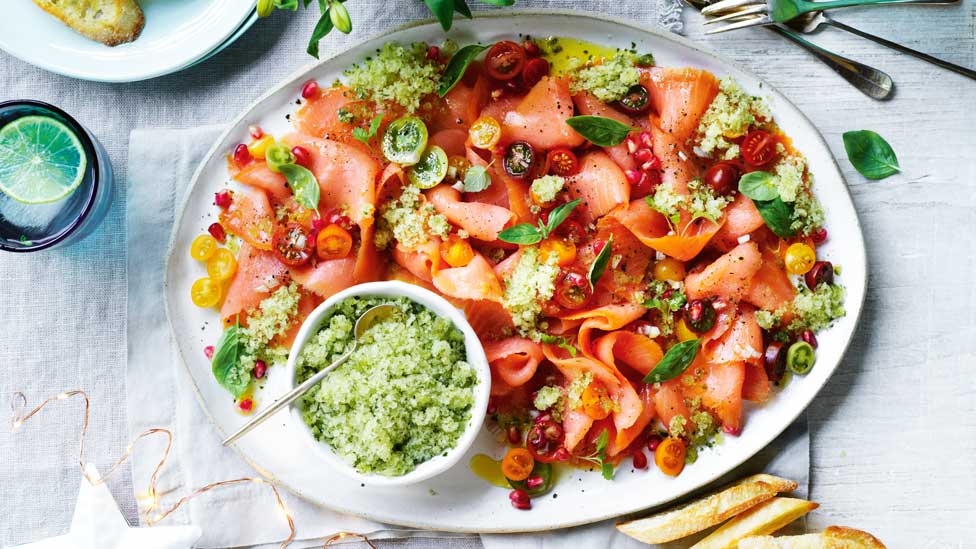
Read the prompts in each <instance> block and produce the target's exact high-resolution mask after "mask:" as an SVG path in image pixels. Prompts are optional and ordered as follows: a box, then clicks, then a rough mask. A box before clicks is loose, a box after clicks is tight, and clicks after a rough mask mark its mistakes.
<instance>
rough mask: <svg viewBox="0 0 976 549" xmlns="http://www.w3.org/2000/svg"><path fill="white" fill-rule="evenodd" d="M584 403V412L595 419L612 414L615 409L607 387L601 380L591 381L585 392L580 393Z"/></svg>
mask: <svg viewBox="0 0 976 549" xmlns="http://www.w3.org/2000/svg"><path fill="white" fill-rule="evenodd" d="M580 401H581V402H582V403H583V412H585V413H586V415H588V416H590V417H591V418H593V419H595V420H601V419H604V418H606V417H607V416H609V415H610V410H612V409H613V401H612V400H610V395H609V394H608V393H607V387H606V386H605V385H604V384H603V383H600V382H599V381H591V382H590V384H589V385H587V386H586V389H583V394H582V395H580Z"/></svg>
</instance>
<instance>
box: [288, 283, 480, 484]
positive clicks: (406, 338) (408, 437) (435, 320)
mask: <svg viewBox="0 0 976 549" xmlns="http://www.w3.org/2000/svg"><path fill="white" fill-rule="evenodd" d="M383 303H393V304H395V305H396V306H397V308H398V311H397V312H396V313H395V314H393V315H392V316H391V317H389V318H387V319H384V320H382V321H380V322H378V323H377V324H375V325H373V326H372V327H371V328H370V329H369V330H368V331H367V332H366V333H365V334H363V337H362V339H361V340H360V344H359V348H358V349H357V350H356V351H355V352H354V353H353V354H352V356H350V357H349V360H348V361H347V362H346V363H345V364H343V365H342V366H340V367H339V368H337V369H336V370H335V371H334V372H332V373H331V374H329V376H328V377H327V378H326V379H325V380H324V381H323V382H322V383H320V384H318V385H317V386H316V387H315V388H314V389H312V390H311V391H309V393H308V394H306V395H305V397H303V400H302V402H303V418H304V420H305V423H306V424H308V426H309V427H311V429H312V433H313V434H314V435H315V438H316V439H318V440H319V441H321V442H324V443H326V444H328V445H329V446H331V447H332V449H333V450H334V451H335V452H336V453H337V454H338V455H339V456H341V457H342V458H343V459H345V460H346V462H348V463H349V464H350V465H352V466H353V467H355V468H356V470H358V471H359V472H361V473H376V474H380V475H385V476H400V475H404V474H406V473H409V472H410V471H412V470H413V469H414V468H415V467H416V466H417V465H419V464H421V463H423V462H425V461H427V460H429V459H431V458H432V457H434V456H437V455H441V454H443V453H445V452H447V451H448V450H450V449H452V448H454V446H455V445H456V444H457V442H458V439H459V438H460V437H461V435H462V434H463V433H464V431H465V429H466V428H467V426H468V422H469V421H470V420H471V409H472V407H473V406H474V399H475V397H474V388H475V386H476V385H477V384H478V376H477V373H476V372H475V369H474V368H473V367H472V366H471V365H470V364H468V363H467V361H466V353H465V347H464V334H463V333H462V332H461V330H459V329H458V328H457V327H456V326H454V324H453V323H451V321H450V320H448V319H446V318H442V317H439V316H437V315H436V314H435V313H434V312H433V311H431V310H429V309H427V308H426V307H424V306H423V305H420V304H418V303H415V302H413V301H410V300H409V299H407V298H386V297H350V298H348V299H345V300H343V301H341V302H339V303H338V304H336V306H335V307H334V308H333V310H332V313H331V315H330V316H329V317H328V318H326V320H325V321H324V322H323V323H322V326H321V328H320V329H319V331H318V333H316V334H315V335H314V336H313V337H312V338H311V339H309V341H308V343H307V344H306V345H305V347H304V348H303V349H302V352H301V355H300V356H299V358H298V365H297V368H298V378H299V381H303V380H305V379H308V378H309V377H311V376H312V375H313V374H314V373H315V372H318V371H319V370H321V369H323V368H325V367H326V366H328V365H329V364H330V363H331V362H332V361H334V360H335V359H336V358H338V357H339V356H341V355H342V354H343V353H345V352H347V351H348V350H349V349H351V348H352V345H353V342H354V339H355V336H354V331H353V328H354V326H355V324H356V319H357V318H359V316H360V315H362V314H363V313H364V312H365V311H366V310H367V309H369V308H371V307H374V306H376V305H381V304H383Z"/></svg>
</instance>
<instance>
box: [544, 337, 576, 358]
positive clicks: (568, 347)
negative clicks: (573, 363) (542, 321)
mask: <svg viewBox="0 0 976 549" xmlns="http://www.w3.org/2000/svg"><path fill="white" fill-rule="evenodd" d="M539 341H541V342H542V343H547V344H549V345H555V346H556V347H559V348H560V349H562V350H564V351H566V352H567V353H569V355H570V356H572V357H573V358H576V347H573V346H572V344H570V343H569V340H568V339H566V338H565V337H561V336H554V335H551V334H542V335H541V336H540V337H539Z"/></svg>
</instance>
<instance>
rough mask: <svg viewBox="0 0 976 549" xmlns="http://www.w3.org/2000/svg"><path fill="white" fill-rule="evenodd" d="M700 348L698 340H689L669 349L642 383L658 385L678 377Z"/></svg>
mask: <svg viewBox="0 0 976 549" xmlns="http://www.w3.org/2000/svg"><path fill="white" fill-rule="evenodd" d="M700 346H701V340H700V339H691V340H688V341H682V342H681V343H678V344H677V345H675V346H674V347H671V348H670V349H668V352H667V353H665V354H664V357H663V358H661V362H658V363H657V366H655V367H654V369H653V370H651V371H650V373H648V374H647V375H646V376H644V382H645V383H659V382H661V381H668V380H669V379H674V378H676V377H678V376H680V375H681V374H682V373H684V371H685V370H687V369H688V366H690V365H691V363H692V361H693V360H695V355H697V354H698V348H699V347H700Z"/></svg>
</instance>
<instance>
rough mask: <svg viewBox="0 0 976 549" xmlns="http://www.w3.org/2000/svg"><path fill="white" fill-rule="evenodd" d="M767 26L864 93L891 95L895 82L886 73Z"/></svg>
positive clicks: (791, 33) (877, 96) (876, 96)
mask: <svg viewBox="0 0 976 549" xmlns="http://www.w3.org/2000/svg"><path fill="white" fill-rule="evenodd" d="M767 28H769V29H770V30H773V31H775V32H778V33H779V34H781V35H782V36H784V37H785V38H787V39H789V40H792V41H794V42H796V43H797V44H799V45H800V46H801V47H802V48H804V49H805V50H807V51H809V52H810V53H812V54H813V55H814V56H816V57H817V59H820V60H821V61H823V62H824V63H825V64H826V65H827V66H828V67H830V68H831V69H833V70H834V72H836V73H837V74H839V75H841V77H843V78H844V80H847V81H848V82H850V83H851V85H853V86H854V87H855V88H857V89H858V90H860V91H861V92H862V93H864V94H865V95H867V96H869V97H872V98H874V99H887V98H888V96H889V95H891V91H892V90H893V89H894V85H895V84H894V82H892V80H891V77H890V76H888V75H887V74H886V73H884V72H882V71H879V70H878V69H876V68H874V67H869V66H867V65H865V64H863V63H858V62H857V61H853V60H851V59H848V58H846V57H843V56H841V55H837V54H836V53H834V52H832V51H829V50H825V49H823V48H821V47H820V46H818V45H816V44H814V43H812V42H809V41H807V40H804V39H803V38H801V37H800V36H799V35H797V34H796V33H794V32H791V31H789V30H786V29H784V28H783V27H780V26H779V25H771V26H769V27H767Z"/></svg>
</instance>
